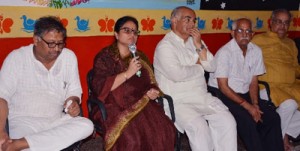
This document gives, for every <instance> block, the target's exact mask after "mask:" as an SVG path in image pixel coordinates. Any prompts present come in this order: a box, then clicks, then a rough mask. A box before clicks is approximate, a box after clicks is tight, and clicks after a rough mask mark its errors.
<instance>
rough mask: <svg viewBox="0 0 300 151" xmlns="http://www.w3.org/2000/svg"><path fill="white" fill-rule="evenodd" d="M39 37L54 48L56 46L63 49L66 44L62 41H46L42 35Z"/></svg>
mask: <svg viewBox="0 0 300 151" xmlns="http://www.w3.org/2000/svg"><path fill="white" fill-rule="evenodd" d="M40 38H41V39H42V40H43V41H44V42H45V43H46V44H47V45H48V47H49V48H55V47H56V46H58V48H59V49H63V48H64V47H65V45H66V44H65V43H64V42H60V43H55V42H47V41H46V40H45V39H44V38H42V37H40Z"/></svg>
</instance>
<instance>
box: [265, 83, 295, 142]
mask: <svg viewBox="0 0 300 151" xmlns="http://www.w3.org/2000/svg"><path fill="white" fill-rule="evenodd" d="M260 97H261V98H262V99H265V100H268V97H267V92H266V90H265V89H263V90H260ZM276 111H277V113H278V114H279V116H280V119H281V129H282V136H284V135H285V134H288V135H290V136H292V137H294V138H296V137H297V136H298V135H299V134H300V111H299V110H298V104H297V102H296V101H295V100H293V99H287V100H285V101H283V102H282V103H281V104H280V105H279V106H278V108H277V109H276Z"/></svg>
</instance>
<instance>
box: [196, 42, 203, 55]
mask: <svg viewBox="0 0 300 151" xmlns="http://www.w3.org/2000/svg"><path fill="white" fill-rule="evenodd" d="M204 48H205V46H204V45H203V44H202V45H201V47H200V49H198V48H196V51H197V52H198V53H200V52H201V51H202V50H203V49H204Z"/></svg>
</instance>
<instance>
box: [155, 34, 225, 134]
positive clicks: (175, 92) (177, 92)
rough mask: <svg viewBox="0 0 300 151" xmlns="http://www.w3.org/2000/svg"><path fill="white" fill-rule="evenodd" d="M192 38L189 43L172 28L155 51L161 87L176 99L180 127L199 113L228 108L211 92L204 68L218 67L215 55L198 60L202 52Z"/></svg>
mask: <svg viewBox="0 0 300 151" xmlns="http://www.w3.org/2000/svg"><path fill="white" fill-rule="evenodd" d="M195 49H196V48H195V46H194V44H193V40H192V38H189V39H188V41H187V42H186V43H184V41H183V40H182V39H181V38H180V37H178V36H177V35H176V34H175V33H173V32H172V31H171V32H170V33H168V34H166V36H165V37H164V38H163V39H162V41H160V42H159V44H158V45H157V47H156V50H155V54H154V71H155V77H156V80H157V83H158V84H159V87H160V88H161V90H162V91H163V92H164V93H165V94H168V95H171V96H172V98H173V100H174V106H175V114H176V123H175V124H176V127H177V128H178V129H179V130H180V131H183V129H184V127H185V126H186V125H185V124H187V123H188V121H190V120H192V119H194V118H195V117H197V116H199V115H209V114H215V113H217V112H221V111H228V110H227V107H226V106H225V105H224V104H223V103H222V102H221V101H220V100H219V99H217V98H216V97H213V96H212V95H211V94H210V93H208V92H207V84H206V81H205V77H204V70H206V71H209V72H212V71H214V70H215V65H214V63H213V55H212V54H211V53H210V52H209V51H208V53H207V61H201V65H199V64H196V62H197V60H198V58H199V56H198V54H197V52H196V51H195Z"/></svg>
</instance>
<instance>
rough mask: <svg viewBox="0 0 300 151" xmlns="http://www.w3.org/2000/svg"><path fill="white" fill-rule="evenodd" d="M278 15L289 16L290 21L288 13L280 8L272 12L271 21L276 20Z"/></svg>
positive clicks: (290, 16)
mask: <svg viewBox="0 0 300 151" xmlns="http://www.w3.org/2000/svg"><path fill="white" fill-rule="evenodd" d="M279 13H285V14H287V15H288V16H289V21H291V19H292V14H291V12H290V11H288V10H287V9H284V8H281V9H276V10H274V11H273V12H272V15H271V20H275V19H276V15H277V14H279Z"/></svg>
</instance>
